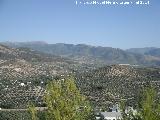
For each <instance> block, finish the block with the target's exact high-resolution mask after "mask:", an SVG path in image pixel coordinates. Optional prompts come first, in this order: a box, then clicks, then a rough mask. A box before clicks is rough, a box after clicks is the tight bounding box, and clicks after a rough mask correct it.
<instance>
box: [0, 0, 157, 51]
mask: <svg viewBox="0 0 160 120" xmlns="http://www.w3.org/2000/svg"><path fill="white" fill-rule="evenodd" d="M86 1H87V0H81V2H86ZM88 1H89V0H88ZM97 1H98V2H100V1H102V0H97ZM108 1H111V2H113V1H117V2H120V0H108ZM121 1H122V0H121ZM123 1H124V2H125V1H128V0H123ZM130 1H132V2H135V1H136V0H130ZM137 1H138V0H137ZM143 1H144V2H146V1H148V0H143ZM79 2H80V0H78V3H79ZM149 2H150V4H149V5H133V4H132V5H83V4H78V5H76V0H0V42H4V41H11V42H12V41H18V42H23V41H24V42H25V41H45V42H47V43H53V44H54V43H69V44H88V45H94V46H106V47H114V48H121V49H127V48H141V47H160V0H150V1H149Z"/></svg>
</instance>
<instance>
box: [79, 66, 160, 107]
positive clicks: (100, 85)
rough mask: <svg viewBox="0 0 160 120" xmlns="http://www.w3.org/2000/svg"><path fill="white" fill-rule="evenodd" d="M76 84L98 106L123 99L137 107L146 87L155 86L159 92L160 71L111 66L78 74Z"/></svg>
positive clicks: (156, 69)
mask: <svg viewBox="0 0 160 120" xmlns="http://www.w3.org/2000/svg"><path fill="white" fill-rule="evenodd" d="M76 82H77V85H78V86H79V88H80V89H81V90H82V92H83V93H84V94H85V95H87V96H89V99H90V100H91V101H92V102H93V103H94V104H95V105H96V106H97V105H98V106H101V107H103V106H108V105H109V104H112V103H115V102H118V101H120V100H122V99H123V100H126V101H128V104H129V105H133V106H135V105H136V101H138V99H139V98H138V95H139V93H140V91H141V89H142V88H143V87H144V86H147V85H154V86H155V87H156V88H157V89H158V90H159V88H160V69H159V68H134V67H132V66H126V65H111V66H106V67H102V68H99V69H96V70H91V71H88V72H85V73H81V74H77V76H76ZM159 92H160V91H159Z"/></svg>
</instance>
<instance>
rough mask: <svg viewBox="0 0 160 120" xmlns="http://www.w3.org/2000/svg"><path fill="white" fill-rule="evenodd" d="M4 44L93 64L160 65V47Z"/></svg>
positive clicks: (34, 43)
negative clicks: (126, 48) (132, 47)
mask: <svg viewBox="0 0 160 120" xmlns="http://www.w3.org/2000/svg"><path fill="white" fill-rule="evenodd" d="M2 44H4V45H8V46H11V47H15V48H19V47H26V48H31V49H33V50H36V51H40V52H43V53H47V54H52V55H58V56H62V57H68V58H72V59H74V60H78V61H80V62H84V63H91V64H136V65H145V66H157V65H158V66H159V65H160V49H158V48H146V49H129V50H122V49H119V48H112V47H101V46H98V47H96V46H90V45H85V44H77V45H73V44H64V43H57V44H47V43H45V42H33V43H32V42H3V43H2Z"/></svg>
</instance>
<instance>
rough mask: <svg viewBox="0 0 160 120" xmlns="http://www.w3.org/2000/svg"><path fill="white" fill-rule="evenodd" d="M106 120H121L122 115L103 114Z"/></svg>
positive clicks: (116, 113) (117, 113)
mask: <svg viewBox="0 0 160 120" xmlns="http://www.w3.org/2000/svg"><path fill="white" fill-rule="evenodd" d="M101 116H103V118H104V120H121V119H122V114H121V113H120V112H101Z"/></svg>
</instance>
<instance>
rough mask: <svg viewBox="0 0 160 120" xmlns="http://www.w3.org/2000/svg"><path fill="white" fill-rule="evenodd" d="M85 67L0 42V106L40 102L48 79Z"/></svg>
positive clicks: (57, 57) (6, 106)
mask: <svg viewBox="0 0 160 120" xmlns="http://www.w3.org/2000/svg"><path fill="white" fill-rule="evenodd" d="M88 67H89V66H87V65H84V66H83V65H81V64H80V63H78V62H75V61H72V60H70V59H66V58H62V57H59V56H54V55H50V54H44V53H40V52H37V51H34V50H30V49H28V48H9V47H7V46H4V45H0V108H1V107H3V108H8V107H9V108H15V107H16V108H17V107H18V108H23V107H26V105H27V103H28V101H30V100H32V101H35V102H36V103H37V104H40V105H41V104H42V102H41V101H42V98H43V94H44V91H45V89H44V87H45V85H46V83H47V82H48V80H52V79H54V78H56V77H57V76H64V75H68V74H73V73H74V72H75V71H77V70H80V71H81V70H84V69H89V68H88Z"/></svg>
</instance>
